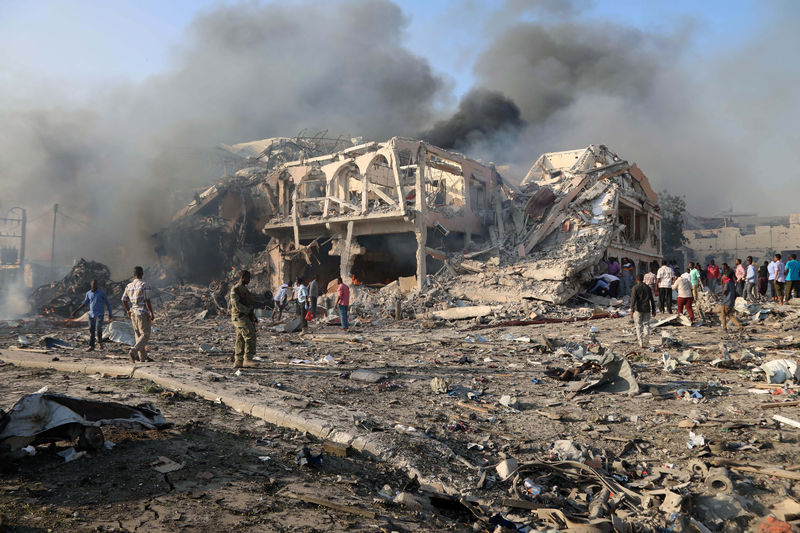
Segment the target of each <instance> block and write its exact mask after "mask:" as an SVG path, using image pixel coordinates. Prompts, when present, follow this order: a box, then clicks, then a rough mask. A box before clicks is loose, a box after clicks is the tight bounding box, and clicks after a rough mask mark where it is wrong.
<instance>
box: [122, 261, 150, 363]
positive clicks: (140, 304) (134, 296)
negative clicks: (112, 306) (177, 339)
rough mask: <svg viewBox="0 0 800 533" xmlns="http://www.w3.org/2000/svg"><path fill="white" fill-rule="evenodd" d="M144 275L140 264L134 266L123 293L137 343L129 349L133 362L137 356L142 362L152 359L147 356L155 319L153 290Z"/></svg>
mask: <svg viewBox="0 0 800 533" xmlns="http://www.w3.org/2000/svg"><path fill="white" fill-rule="evenodd" d="M143 277H144V269H143V268H142V267H140V266H137V267H133V280H132V281H131V282H130V283H128V286H127V287H125V292H124V293H123V294H122V305H123V307H125V312H126V313H128V317H129V318H130V319H131V325H132V326H133V333H134V336H135V339H136V343H135V344H134V345H133V347H132V348H131V349H130V350H129V351H128V356H129V357H130V358H131V362H133V363H135V362H136V360H137V357H138V360H139V361H142V362H145V361H152V359H150V357H148V356H147V341H149V340H150V329H151V326H152V324H153V320H155V317H154V316H153V307H152V305H151V304H150V296H151V294H152V292H153V290H152V289H151V288H150V285H149V284H147V283H145V281H144V280H143V279H142V278H143Z"/></svg>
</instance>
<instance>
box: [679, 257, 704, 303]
mask: <svg viewBox="0 0 800 533" xmlns="http://www.w3.org/2000/svg"><path fill="white" fill-rule="evenodd" d="M689 268H690V269H691V270H690V271H689V282H690V283H691V284H692V301H695V302H696V301H697V293H698V291H699V290H700V278H701V275H700V263H689ZM678 312H679V313H680V311H678Z"/></svg>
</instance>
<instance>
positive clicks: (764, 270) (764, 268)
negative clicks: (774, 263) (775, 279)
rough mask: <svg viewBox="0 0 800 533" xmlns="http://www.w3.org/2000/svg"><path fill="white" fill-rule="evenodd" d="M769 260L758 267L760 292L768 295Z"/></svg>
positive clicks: (762, 294)
mask: <svg viewBox="0 0 800 533" xmlns="http://www.w3.org/2000/svg"><path fill="white" fill-rule="evenodd" d="M768 287H769V262H767V261H764V264H763V265H761V266H760V267H758V294H760V295H761V296H767V293H768V292H769V289H768Z"/></svg>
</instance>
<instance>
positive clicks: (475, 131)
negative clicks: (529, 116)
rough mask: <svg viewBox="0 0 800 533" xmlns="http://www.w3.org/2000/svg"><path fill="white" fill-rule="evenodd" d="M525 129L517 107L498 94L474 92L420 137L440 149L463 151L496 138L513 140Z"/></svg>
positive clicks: (478, 90) (483, 91) (482, 90)
mask: <svg viewBox="0 0 800 533" xmlns="http://www.w3.org/2000/svg"><path fill="white" fill-rule="evenodd" d="M524 127H525V121H524V120H522V118H521V112H520V109H519V107H517V104H515V103H514V102H513V101H512V100H511V99H509V98H507V97H506V96H504V95H503V94H502V93H500V92H498V91H490V90H486V89H473V90H472V91H470V92H469V93H467V94H466V95H465V96H464V97H463V98H462V99H461V101H460V102H459V104H458V109H457V110H456V112H455V113H454V114H453V115H452V116H451V117H450V118H448V119H446V120H441V121H439V122H437V123H436V124H434V125H433V127H432V128H431V129H429V130H427V131H425V132H423V133H421V134H420V136H421V137H422V139H424V140H426V141H428V142H430V143H432V144H434V145H436V146H439V147H441V148H448V149H450V148H453V149H465V148H469V147H471V146H474V145H477V144H483V143H485V142H487V141H488V140H490V139H492V138H495V137H497V136H499V135H503V136H514V135H516V134H517V133H518V132H519V131H521V130H522V129H523V128H524Z"/></svg>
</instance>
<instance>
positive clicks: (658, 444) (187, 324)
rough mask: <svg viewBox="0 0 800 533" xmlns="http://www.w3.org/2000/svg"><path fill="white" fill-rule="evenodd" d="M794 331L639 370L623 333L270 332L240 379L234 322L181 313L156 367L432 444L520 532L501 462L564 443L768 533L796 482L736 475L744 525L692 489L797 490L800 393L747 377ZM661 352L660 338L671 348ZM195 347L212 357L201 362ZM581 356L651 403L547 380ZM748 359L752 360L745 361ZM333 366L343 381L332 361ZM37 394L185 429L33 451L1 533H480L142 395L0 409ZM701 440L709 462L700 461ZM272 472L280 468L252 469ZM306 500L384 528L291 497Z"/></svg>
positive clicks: (670, 520) (674, 341) (375, 483)
mask: <svg viewBox="0 0 800 533" xmlns="http://www.w3.org/2000/svg"><path fill="white" fill-rule="evenodd" d="M790 311H791V312H788V311H783V310H780V309H775V310H774V311H773V313H771V315H770V316H768V317H767V318H766V319H765V320H762V321H759V320H757V319H756V318H753V319H752V320H751V321H750V323H748V324H747V325H746V328H745V332H744V333H743V334H735V333H731V334H723V333H722V332H721V330H720V328H719V326H718V325H713V324H712V325H705V326H700V327H693V328H689V327H681V326H665V327H662V328H659V329H656V330H654V333H653V335H652V337H651V346H653V348H650V349H645V350H642V349H639V348H638V346H637V344H636V339H635V335H634V333H633V327H632V324H630V323H629V320H628V318H606V319H598V320H591V321H586V322H575V323H561V324H543V325H528V326H506V327H502V326H490V327H483V326H481V329H476V328H475V322H474V321H460V322H453V323H448V324H444V325H441V326H439V327H433V328H426V327H424V326H430V325H432V324H430V323H429V321H424V320H419V321H412V320H401V321H393V320H388V319H380V320H378V319H376V320H373V321H372V322H366V321H362V322H361V323H360V324H358V325H356V326H355V327H354V328H353V330H352V331H350V332H348V333H343V332H341V331H340V330H338V328H336V327H334V326H328V325H324V324H321V323H312V325H311V326H310V328H309V330H308V331H307V332H306V333H305V334H297V333H293V334H280V333H277V332H275V331H274V330H273V328H272V324H270V323H268V322H262V323H261V325H260V326H259V344H258V357H260V358H261V359H262V361H261V362H260V365H259V367H258V368H255V369H244V370H243V372H242V373H241V375H240V376H237V375H235V374H234V371H233V369H231V368H230V366H231V365H230V362H229V357H230V354H231V350H232V343H233V327H232V326H231V324H230V322H229V321H228V320H226V319H225V318H222V317H217V318H212V319H205V320H196V319H195V318H194V314H193V313H186V312H183V313H181V312H172V313H162V314H161V315H158V310H156V312H157V321H156V329H155V331H154V333H153V340H152V343H151V354H152V355H151V356H152V357H153V358H154V359H156V360H157V361H158V362H159V363H160V364H169V363H170V362H171V361H174V362H182V363H187V364H191V365H197V366H200V367H202V368H205V369H209V370H213V371H215V372H219V373H221V374H225V375H227V376H230V379H244V380H248V381H250V382H254V383H258V384H259V385H261V386H268V387H276V388H280V389H282V390H285V391H288V392H293V393H297V394H300V395H302V396H305V397H307V398H310V399H313V400H316V401H321V402H326V403H328V404H332V405H342V406H347V407H350V408H355V409H358V410H360V411H363V412H364V413H366V414H367V415H368V417H369V423H370V424H372V425H373V428H372V429H373V431H387V432H392V431H395V432H408V431H411V432H419V433H420V434H425V435H427V436H428V437H430V438H432V439H436V440H438V441H440V442H442V443H444V444H446V445H447V446H449V447H450V448H451V449H452V450H453V452H455V454H456V455H457V456H460V457H461V458H462V459H465V460H466V461H461V462H460V463H459V462H458V461H454V462H453V467H452V468H453V475H454V477H460V478H461V479H466V480H467V481H468V482H469V483H471V484H472V486H473V487H474V488H473V489H472V490H471V491H470V493H469V494H468V495H465V496H469V497H470V498H472V499H474V500H476V501H478V502H480V503H482V504H484V505H485V506H486V507H487V508H492V509H495V510H497V511H498V512H502V513H503V516H505V518H507V519H509V520H511V521H515V522H518V523H526V522H530V511H528V510H525V509H520V508H514V507H513V506H511V507H509V506H504V505H502V499H503V498H508V497H509V496H511V497H514V498H517V499H525V495H522V496H520V494H521V493H520V492H519V491H515V490H514V488H513V487H512V486H510V482H508V481H502V480H501V479H500V478H499V476H498V475H497V473H496V472H495V471H494V469H493V468H492V467H493V466H494V465H496V464H497V463H498V462H500V461H502V460H504V459H506V458H514V459H516V460H517V461H518V462H519V463H520V464H523V463H526V462H531V461H537V460H541V459H548V458H549V459H553V458H555V456H554V452H553V450H552V446H553V443H554V442H555V441H559V440H568V441H572V442H573V443H574V444H576V445H578V448H579V449H581V450H585V451H586V452H585V457H584V460H586V461H588V462H595V463H597V465H596V466H599V467H603V468H605V469H606V470H607V471H609V472H616V478H615V479H618V480H620V481H621V482H622V483H624V484H628V485H629V486H630V487H634V490H637V491H643V492H644V491H647V490H655V491H658V490H663V489H664V488H674V490H675V491H677V492H680V493H681V494H682V495H683V496H684V503H683V504H682V509H681V512H682V513H684V514H685V515H686V516H689V517H694V518H697V519H698V520H700V521H701V522H703V523H704V524H705V525H706V526H707V527H709V528H710V529H711V530H712V531H717V530H725V531H747V530H756V529H758V525H759V524H760V523H761V521H762V520H763V517H764V516H766V515H767V514H769V512H770V510H769V508H770V506H772V505H774V504H776V503H777V502H779V501H782V500H785V499H786V498H787V497H794V498H797V496H798V495H800V484H798V483H800V482H798V481H794V480H791V479H786V478H783V477H779V476H774V475H773V476H770V475H763V474H760V473H753V472H744V471H741V470H731V472H732V474H731V476H732V478H733V480H734V484H735V496H736V498H737V500H738V501H739V503H740V506H741V509H740V510H737V511H736V515H737V516H736V517H734V518H732V519H731V518H727V519H724V520H720V519H719V517H715V515H713V513H711V512H710V511H709V510H708V505H706V504H704V501H705V500H704V498H708V497H709V494H711V493H710V492H709V489H708V488H707V487H706V486H705V484H704V483H703V479H702V477H698V476H697V475H696V474H694V475H693V474H692V468H691V467H690V462H691V461H695V460H700V461H703V462H704V463H705V464H707V465H708V464H710V463H711V462H712V460H714V459H726V460H734V461H740V462H742V463H747V464H768V465H778V466H780V468H782V469H785V470H788V471H791V472H799V473H800V446H798V436H800V430H798V429H795V428H792V427H790V426H785V425H780V424H778V423H777V422H776V421H774V420H772V419H771V416H772V415H774V414H780V415H782V416H785V417H788V418H791V419H794V420H800V406H797V405H790V406H786V407H780V406H779V407H771V408H764V407H763V405H762V404H765V403H768V402H776V401H782V400H784V399H786V400H797V393H796V392H793V391H789V390H786V391H784V393H783V394H779V395H777V394H771V393H772V392H774V389H773V390H769V389H767V390H766V392H767V393H768V394H757V393H755V392H753V391H754V390H759V389H755V387H756V385H759V384H763V383H765V379H764V376H763V374H759V373H758V372H754V371H753V370H752V368H753V367H755V366H756V365H758V364H761V363H762V362H764V361H767V360H771V359H776V358H789V359H793V360H797V359H798V356H797V350H798V347H800V336H798V335H797V320H796V318H795V317H796V315H794V314H793V313H794V312H795V311H794V310H790ZM656 318H661V317H660V316H659V317H656ZM593 329H596V331H593ZM662 332H664V333H666V334H667V335H668V337H667V338H665V340H664V342H663V344H662V337H661V335H662ZM21 334H23V335H26V336H28V337H29V338H30V339H31V340H32V341H33V342H35V341H36V340H37V339H38V337H39V336H41V335H44V334H48V335H51V336H56V337H58V338H60V339H63V340H65V341H67V342H69V343H72V344H74V345H75V346H76V348H75V349H73V350H66V349H54V350H53V351H52V353H53V355H54V356H55V357H59V358H60V359H62V360H73V359H77V358H81V359H84V360H85V359H96V360H100V359H108V360H115V359H119V360H127V355H126V354H127V347H125V346H123V345H120V344H113V343H107V344H106V347H105V348H104V350H103V351H95V352H86V351H84V346H85V344H86V342H87V338H88V335H87V332H85V331H84V328H82V327H68V326H67V325H66V323H64V322H63V321H56V322H50V321H49V320H48V319H45V318H38V319H31V320H21V321H13V322H7V323H4V324H0V347H2V346H14V345H16V344H17V338H18V336H19V335H21ZM543 337H546V338H547V340H548V341H549V342H550V344H551V346H550V348H548V347H546V346H545V342H544V341H543V340H542V339H543ZM527 339H530V342H526V340H527ZM721 343H724V347H725V348H726V349H727V351H728V352H729V353H730V356H731V361H728V362H725V363H723V367H716V366H712V364H711V361H712V360H714V359H716V358H718V357H720V356H721V355H722V352H723V348H722V347H721ZM201 344H206V345H210V346H214V347H217V348H219V350H220V351H219V352H212V353H204V352H201V351H200V349H199V347H200V345H201ZM579 346H583V347H585V348H586V349H587V350H589V351H590V352H591V351H595V352H596V351H598V348H599V347H602V348H604V349H606V350H611V351H612V352H613V353H615V354H617V355H620V356H623V357H625V358H626V359H627V360H628V362H629V363H630V364H631V365H632V368H633V370H634V371H635V374H636V378H637V381H638V383H639V386H640V388H641V393H640V394H637V395H633V396H629V395H626V394H614V393H610V392H589V393H583V394H577V395H572V394H570V393H569V392H568V387H569V386H570V383H569V382H567V381H561V380H559V379H557V378H556V377H554V376H555V375H557V374H559V373H560V371H561V370H563V369H566V368H570V367H572V366H574V364H575V360H574V358H573V356H571V355H570V354H569V353H567V352H566V351H564V350H559V348H561V347H567V348H570V347H579ZM552 348H555V349H552ZM686 349H692V350H694V352H695V355H696V357H695V359H694V361H691V362H688V363H686V364H679V365H678V368H677V369H676V370H674V371H672V372H667V371H666V370H665V367H664V364H663V360H662V358H663V354H664V353H665V352H666V353H669V354H670V355H672V356H673V357H674V356H677V355H678V354H680V353H682V352H683V351H684V350H686ZM1 350H2V348H0V351H1ZM745 350H749V355H747V356H745V357H742V354H746V353H747V352H746V351H745ZM327 356H330V358H332V361H330V358H328V361H326V357H327ZM0 359H2V354H1V353H0ZM724 366H728V367H729V368H724ZM359 368H369V369H371V370H374V371H377V372H379V373H382V374H383V375H384V376H385V379H383V380H382V381H381V382H379V383H365V382H360V381H355V380H353V379H348V376H349V374H350V373H352V372H353V371H354V370H356V369H359ZM436 377H438V378H441V379H443V380H444V381H445V382H446V386H447V391H448V392H447V393H444V394H442V393H437V392H435V391H434V390H432V388H431V379H432V378H436ZM45 385H46V386H48V387H49V391H50V392H57V393H64V394H69V395H72V396H77V397H83V398H92V399H107V400H109V401H119V402H123V403H128V404H132V405H135V404H139V403H142V402H152V403H153V404H154V405H155V406H156V407H157V408H158V409H160V410H161V412H162V413H163V414H164V416H165V418H166V419H167V421H168V422H172V423H174V426H173V427H172V428H170V429H167V430H164V431H146V432H142V433H128V432H125V431H121V430H111V429H106V430H104V434H105V437H106V439H108V440H110V441H112V442H113V443H114V444H115V446H114V447H113V448H111V449H110V450H105V451H104V452H103V453H101V454H99V455H98V456H96V457H91V458H86V457H84V458H81V459H79V460H76V461H73V462H69V463H65V462H64V460H63V459H62V458H61V457H59V456H58V455H56V454H55V452H56V451H59V450H62V449H64V448H65V447H67V446H69V445H70V444H69V443H58V444H57V445H56V446H55V447H52V448H48V447H46V446H41V447H39V449H38V453H37V454H36V455H35V456H33V457H23V458H21V459H17V460H14V461H8V462H5V463H4V464H3V467H2V477H0V482H1V483H2V486H0V513H2V528H3V530H4V531H45V530H48V531H66V530H69V531H162V530H163V531H171V530H176V529H185V530H188V531H194V530H201V529H204V530H221V529H227V530H234V531H246V530H260V531H265V530H266V531H359V530H365V531H366V530H370V531H374V530H378V531H441V530H456V531H457V530H473V523H474V522H475V520H474V519H473V518H472V517H470V516H468V515H467V514H465V513H464V512H463V510H462V511H459V510H458V509H455V510H454V509H445V507H444V506H443V507H436V508H435V509H434V511H433V512H431V513H425V512H417V511H416V510H414V509H413V508H408V507H405V506H402V505H398V504H393V503H391V502H390V500H391V498H392V497H393V496H394V495H395V494H396V493H397V492H399V491H401V490H402V489H403V487H404V485H406V483H407V482H408V477H407V476H406V474H405V472H402V471H398V470H395V469H393V468H392V467H391V466H389V465H388V464H385V463H380V462H376V461H374V460H372V459H370V458H368V457H365V456H360V455H357V454H356V455H353V456H350V457H346V458H344V457H336V456H334V455H330V454H323V464H322V467H321V468H309V467H299V466H298V465H297V464H296V457H297V455H298V452H299V451H300V450H301V449H302V448H303V446H307V447H309V448H310V449H311V451H312V453H314V454H316V453H320V452H321V451H322V443H320V442H318V441H317V440H316V439H315V438H313V437H310V436H308V435H302V434H298V433H297V432H295V431H292V430H286V429H282V428H277V427H274V426H271V425H268V424H267V423H266V422H264V421H262V420H259V419H256V418H253V417H249V416H244V415H240V414H237V413H234V412H233V411H231V410H229V409H228V408H226V407H225V406H222V405H216V404H214V403H213V402H209V401H205V400H202V399H199V398H196V397H189V396H186V395H183V394H181V393H180V392H179V391H178V392H175V391H162V390H160V389H159V388H158V387H155V386H153V385H152V384H150V383H148V382H145V381H141V380H136V379H109V378H104V377H101V376H99V375H98V376H86V375H79V374H65V373H59V372H55V371H36V370H30V369H24V368H19V367H16V366H13V365H4V366H2V367H0V398H2V401H0V408H2V409H4V410H8V409H9V408H10V407H11V406H12V405H13V403H14V402H15V401H16V400H17V399H19V397H21V396H22V395H24V394H28V393H32V392H35V391H36V390H38V389H39V388H41V387H42V386H45ZM760 390H763V389H760ZM694 391H697V392H696V393H694V396H695V397H694V398H692V397H691V396H692V394H693V392H694ZM504 395H508V396H512V397H513V398H512V400H516V402H517V403H516V404H515V403H513V401H512V402H511V405H512V406H515V407H516V408H514V407H507V406H504V405H502V404H501V403H500V399H501V397H503V396H504ZM507 403H508V402H507ZM690 431H693V432H694V433H695V434H697V435H701V436H702V437H703V439H704V441H705V443H709V442H711V443H714V444H717V447H715V448H714V449H713V451H712V449H710V448H709V447H708V446H705V445H702V446H695V447H693V448H689V447H688V445H687V441H688V440H689V436H690V435H689V432H690ZM719 445H721V447H720V446H719ZM159 456H165V457H168V458H170V459H172V460H174V461H177V462H179V463H182V464H183V468H181V469H180V470H177V471H175V472H171V473H168V474H160V473H158V472H156V471H155V470H153V469H152V467H151V464H152V463H153V462H154V461H156V460H157V458H158V457H159ZM263 456H269V459H268V460H265V461H262V460H260V459H259V457H263ZM462 463H463V464H462ZM616 463H619V464H616ZM654 473H656V474H659V473H660V474H661V476H655V477H653V474H654ZM648 476H649V477H648ZM648 479H649V480H650V482H649V483H648ZM534 481H538V482H540V484H541V485H542V486H543V487H544V490H543V494H542V495H540V496H539V497H528V500H529V501H531V502H534V503H536V502H538V503H539V504H541V505H540V506H546V505H547V504H551V505H552V506H555V505H557V504H558V502H559V501H561V502H562V503H563V501H564V498H566V496H564V494H565V493H569V492H570V487H569V486H560V487H556V486H552V487H551V486H550V483H552V482H553V478H551V477H548V476H547V475H545V474H543V473H540V474H539V475H538V477H537V478H536V479H534ZM562 484H563V483H562ZM573 488H574V487H573ZM302 494H307V495H308V494H311V495H315V496H317V497H323V498H325V499H328V500H331V501H335V502H338V503H341V504H342V505H346V506H351V507H354V508H356V509H359V510H362V511H366V512H367V514H368V515H369V514H370V513H374V514H375V516H374V518H368V517H367V516H364V515H362V514H355V513H356V512H354V511H353V510H352V509H350V510H349V511H348V510H345V511H342V510H335V509H331V508H328V507H322V506H318V505H315V504H311V503H305V502H302V501H299V500H298V499H297V498H296V497H293V496H291V495H294V496H297V495H302ZM559 495H560V496H559ZM570 497H571V498H572V499H574V500H575V503H574V505H575V507H574V508H573V511H575V512H576V513H577V514H579V515H581V514H585V512H582V511H585V506H583V507H581V506H582V505H583V504H585V503H586V500H585V499H582V498H581V496H580V495H576V494H575V493H574V491H573V493H572V495H571V496H570ZM559 498H562V499H561V500H559ZM662 498H663V493H662ZM706 503H707V502H706ZM675 514H676V513H675V512H672V513H670V512H667V511H665V510H663V509H662V510H659V503H658V500H657V503H656V504H655V505H654V506H651V507H650V508H649V509H647V510H646V511H643V512H642V513H640V515H639V516H637V517H635V518H636V521H637V523H638V524H639V527H641V528H644V527H650V528H651V530H656V529H657V528H667V529H663V530H665V531H666V530H670V531H693V529H681V528H680V527H678V523H679V521H676V517H675ZM678 514H680V513H678ZM532 523H535V521H534V522H532ZM492 527H493V526H489V527H488V529H487V525H486V524H481V525H480V527H478V529H479V530H487V531H491V530H492ZM481 528H483V529H481ZM542 530H544V528H542ZM640 530H644V529H640Z"/></svg>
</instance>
